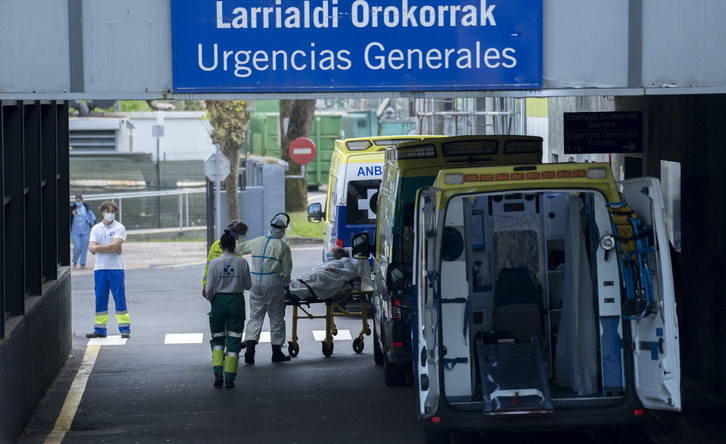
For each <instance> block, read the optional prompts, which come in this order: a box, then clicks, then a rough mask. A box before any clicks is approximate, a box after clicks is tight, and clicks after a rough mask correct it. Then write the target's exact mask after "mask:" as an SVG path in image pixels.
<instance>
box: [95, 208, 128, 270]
mask: <svg viewBox="0 0 726 444" xmlns="http://www.w3.org/2000/svg"><path fill="white" fill-rule="evenodd" d="M114 239H121V240H122V241H124V242H125V241H126V227H124V226H123V225H121V223H120V222H119V221H117V220H115V221H113V223H112V224H111V225H108V226H106V225H104V224H103V222H101V223H99V224H96V225H94V226H93V228H92V229H91V238H90V239H89V241H90V242H96V243H97V244H98V245H108V244H110V243H111V242H113V240H114ZM93 269H94V270H125V269H126V263H125V262H124V256H123V254H116V253H96V266H95V267H94V268H93Z"/></svg>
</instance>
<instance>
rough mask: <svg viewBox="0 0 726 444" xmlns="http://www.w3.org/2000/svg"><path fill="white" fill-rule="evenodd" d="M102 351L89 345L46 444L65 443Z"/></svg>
mask: <svg viewBox="0 0 726 444" xmlns="http://www.w3.org/2000/svg"><path fill="white" fill-rule="evenodd" d="M93 340H95V339H92V341H93ZM89 342H90V341H89ZM100 350H101V347H99V346H97V345H89V346H88V347H86V353H85V354H84V355H83V362H82V363H81V367H80V368H79V369H78V373H76V377H75V378H74V379H73V383H72V384H71V389H70V390H69V391H68V396H66V401H65V403H63V408H62V409H61V412H60V415H58V419H57V420H56V422H55V427H54V428H53V431H52V432H50V435H48V437H47V438H46V440H45V444H60V443H61V442H62V441H63V438H64V437H65V435H66V432H67V431H69V430H70V429H71V423H72V422H73V418H75V416H76V411H77V410H78V405H79V404H80V403H81V398H82V397H83V392H84V391H85V390H86V383H87V382H88V377H89V376H90V375H91V372H92V371H93V366H94V364H95V363H96V358H97V357H98V352H99V351H100Z"/></svg>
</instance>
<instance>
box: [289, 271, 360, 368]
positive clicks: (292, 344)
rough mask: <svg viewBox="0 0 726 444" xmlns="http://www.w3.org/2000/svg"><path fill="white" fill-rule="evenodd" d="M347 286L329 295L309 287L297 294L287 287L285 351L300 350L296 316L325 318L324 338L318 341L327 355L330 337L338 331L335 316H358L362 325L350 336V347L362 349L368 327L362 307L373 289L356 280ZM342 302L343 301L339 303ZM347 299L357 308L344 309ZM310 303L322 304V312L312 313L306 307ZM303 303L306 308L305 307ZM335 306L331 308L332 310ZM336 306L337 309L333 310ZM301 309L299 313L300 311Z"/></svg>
mask: <svg viewBox="0 0 726 444" xmlns="http://www.w3.org/2000/svg"><path fill="white" fill-rule="evenodd" d="M346 287H347V288H346V289H345V290H343V291H339V292H338V293H336V294H335V295H334V296H333V297H330V298H326V299H320V298H318V297H317V296H315V292H314V291H313V290H312V289H310V293H311V294H309V295H308V296H307V297H305V298H299V297H296V296H294V295H291V294H290V293H289V291H288V294H287V297H286V299H285V306H292V339H291V340H290V341H288V346H287V351H288V353H289V354H290V356H293V357H295V356H297V355H298V353H299V352H300V344H299V343H298V336H297V323H298V320H299V319H325V339H324V340H323V341H321V342H322V349H323V355H325V357H330V356H331V355H332V354H333V347H334V344H333V337H334V336H336V335H337V334H338V329H337V327H336V326H335V316H360V317H361V324H362V328H361V331H360V333H358V337H356V338H355V339H354V340H353V351H355V352H356V353H362V352H363V348H364V347H365V342H364V340H363V336H364V335H365V336H370V334H371V328H370V326H369V325H368V317H367V311H366V302H370V300H371V295H372V294H373V289H372V288H370V287H368V286H366V288H365V289H360V284H355V283H353V282H349V283H348V285H347V286H346ZM343 302H346V304H343ZM348 302H353V303H356V302H357V303H360V311H351V310H348V309H347V306H348V304H347V303H348ZM313 304H325V314H324V315H318V316H316V315H313V314H312V313H311V312H310V311H309V310H310V306H311V305H313ZM305 306H307V309H305ZM334 309H335V310H334ZM336 310H337V311H336ZM301 312H302V313H301Z"/></svg>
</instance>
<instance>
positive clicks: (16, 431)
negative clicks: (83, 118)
mask: <svg viewBox="0 0 726 444" xmlns="http://www.w3.org/2000/svg"><path fill="white" fill-rule="evenodd" d="M68 158H69V155H68V103H67V102H46V101H0V203H2V208H0V442H3V443H5V442H15V441H16V440H17V439H18V437H19V436H20V434H21V433H22V431H23V429H24V428H25V424H26V423H27V421H28V420H29V419H30V417H31V415H32V414H33V411H34V410H35V407H36V406H37V405H38V402H40V400H41V398H42V397H43V394H44V393H45V391H46V390H47V388H48V387H49V386H50V384H51V382H52V381H53V378H55V376H56V374H57V373H58V371H59V370H60V369H61V367H62V366H63V364H64V363H65V360H66V358H67V357H68V353H69V352H70V349H71V337H72V332H71V274H70V269H69V265H70V242H69V233H70V227H69V224H70V214H69V213H70V205H69V202H68V195H69V192H70V191H69V179H68V170H69V168H68Z"/></svg>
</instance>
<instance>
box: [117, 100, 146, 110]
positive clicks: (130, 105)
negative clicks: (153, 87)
mask: <svg viewBox="0 0 726 444" xmlns="http://www.w3.org/2000/svg"><path fill="white" fill-rule="evenodd" d="M119 107H120V109H121V111H129V112H130V111H139V112H142V111H153V110H152V109H151V107H150V106H149V104H148V103H146V100H121V101H120V102H119Z"/></svg>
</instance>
